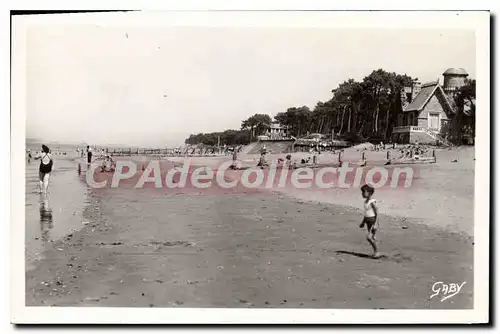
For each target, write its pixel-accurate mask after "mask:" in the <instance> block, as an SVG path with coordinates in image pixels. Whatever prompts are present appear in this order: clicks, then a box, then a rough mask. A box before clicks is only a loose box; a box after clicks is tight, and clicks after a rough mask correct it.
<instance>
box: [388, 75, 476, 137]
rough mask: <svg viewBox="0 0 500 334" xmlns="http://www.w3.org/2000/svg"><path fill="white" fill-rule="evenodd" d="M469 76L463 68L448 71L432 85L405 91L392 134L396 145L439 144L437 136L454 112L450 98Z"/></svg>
mask: <svg viewBox="0 0 500 334" xmlns="http://www.w3.org/2000/svg"><path fill="white" fill-rule="evenodd" d="M468 75H469V74H468V73H467V72H466V71H465V70H464V69H463V68H458V69H457V68H449V69H447V70H446V71H445V72H444V73H443V79H444V80H443V81H444V82H443V85H442V86H441V85H440V83H439V79H438V80H436V81H433V82H428V83H425V84H420V83H419V82H416V83H415V84H414V85H413V87H406V88H405V89H404V90H403V92H402V94H401V99H402V101H401V102H402V109H403V112H402V113H401V114H400V115H398V123H397V125H398V126H396V127H394V128H393V131H392V140H393V141H394V142H396V143H415V142H419V143H430V144H435V143H436V141H438V140H442V138H441V137H440V135H439V133H440V131H441V129H442V128H443V126H445V125H446V124H447V123H448V122H450V121H451V119H452V117H453V115H454V114H455V112H456V107H455V103H454V94H455V92H456V90H457V89H459V88H460V87H462V86H463V85H464V84H465V79H466V78H467V76H468Z"/></svg>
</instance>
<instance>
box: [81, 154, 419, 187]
mask: <svg viewBox="0 0 500 334" xmlns="http://www.w3.org/2000/svg"><path fill="white" fill-rule="evenodd" d="M163 163H165V162H164V161H163ZM241 166H242V164H241V162H239V161H236V162H233V161H226V162H224V163H222V164H221V165H219V166H218V167H216V168H211V167H208V166H201V167H200V166H198V167H192V166H190V163H189V161H185V162H184V165H183V166H182V167H179V166H172V165H170V166H165V164H163V166H162V164H161V163H160V161H159V160H151V161H149V162H148V164H147V166H146V165H142V166H141V168H138V166H137V163H136V162H133V161H130V160H119V161H117V163H116V168H115V170H114V171H113V172H111V173H103V172H101V166H100V165H98V164H94V165H91V166H89V168H88V170H87V173H86V179H87V183H88V185H89V186H91V187H93V188H104V187H111V188H117V187H120V185H124V184H127V185H130V183H131V182H133V183H134V185H133V188H143V187H146V186H149V187H154V188H186V187H187V188H196V189H208V188H220V189H230V188H235V187H243V188H247V189H255V188H267V189H273V188H284V187H293V188H298V189H329V188H336V187H338V188H351V187H355V188H357V187H360V186H361V185H363V184H370V185H372V186H373V187H374V188H381V187H391V188H396V187H404V188H407V187H410V186H411V184H412V181H413V178H414V170H413V169H412V168H410V167H391V168H386V167H357V166H351V165H349V164H348V163H346V164H344V165H342V166H340V167H333V166H332V167H322V168H314V167H301V168H297V169H289V168H283V167H282V166H277V165H271V166H270V167H269V168H266V169H261V168H241Z"/></svg>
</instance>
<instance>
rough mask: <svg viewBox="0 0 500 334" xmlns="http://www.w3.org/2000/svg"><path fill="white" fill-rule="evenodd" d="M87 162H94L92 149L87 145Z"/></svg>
mask: <svg viewBox="0 0 500 334" xmlns="http://www.w3.org/2000/svg"><path fill="white" fill-rule="evenodd" d="M87 163H88V164H89V165H90V164H91V163H92V149H91V148H90V146H89V145H87Z"/></svg>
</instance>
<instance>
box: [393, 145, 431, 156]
mask: <svg viewBox="0 0 500 334" xmlns="http://www.w3.org/2000/svg"><path fill="white" fill-rule="evenodd" d="M427 152H428V148H427V147H425V146H422V145H419V143H418V142H416V143H415V144H409V145H407V146H406V147H404V148H402V149H400V150H399V153H400V157H399V158H400V159H401V160H407V159H417V160H418V159H419V158H420V157H421V156H422V155H424V154H426V153H427Z"/></svg>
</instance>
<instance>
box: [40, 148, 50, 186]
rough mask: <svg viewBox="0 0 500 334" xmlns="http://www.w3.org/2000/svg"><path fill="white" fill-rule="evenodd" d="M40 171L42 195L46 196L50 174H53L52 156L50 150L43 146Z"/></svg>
mask: <svg viewBox="0 0 500 334" xmlns="http://www.w3.org/2000/svg"><path fill="white" fill-rule="evenodd" d="M38 159H40V169H39V176H40V193H42V194H46V193H47V189H48V188H49V178H50V173H51V172H52V164H53V160H52V156H51V155H50V150H49V148H48V147H47V146H45V145H42V154H41V155H40V157H38Z"/></svg>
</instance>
